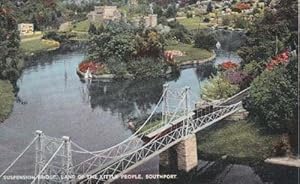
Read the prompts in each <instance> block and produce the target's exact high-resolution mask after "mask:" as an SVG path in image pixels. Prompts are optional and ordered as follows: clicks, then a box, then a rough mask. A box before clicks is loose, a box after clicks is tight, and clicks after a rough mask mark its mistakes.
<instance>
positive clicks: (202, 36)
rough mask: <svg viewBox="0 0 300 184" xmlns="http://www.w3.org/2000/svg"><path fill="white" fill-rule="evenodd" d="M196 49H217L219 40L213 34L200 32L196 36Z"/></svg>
mask: <svg viewBox="0 0 300 184" xmlns="http://www.w3.org/2000/svg"><path fill="white" fill-rule="evenodd" d="M194 40H195V43H194V45H195V47H197V48H203V49H208V50H210V49H212V48H214V47H215V44H216V43H217V40H216V39H215V37H214V36H213V34H212V33H208V32H206V31H199V32H197V33H196V35H195V39H194Z"/></svg>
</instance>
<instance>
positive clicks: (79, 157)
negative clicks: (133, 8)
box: [0, 85, 248, 184]
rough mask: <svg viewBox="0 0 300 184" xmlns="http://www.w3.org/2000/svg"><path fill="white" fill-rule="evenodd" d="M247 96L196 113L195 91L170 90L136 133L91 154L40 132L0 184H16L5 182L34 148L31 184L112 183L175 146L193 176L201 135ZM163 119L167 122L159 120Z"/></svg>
mask: <svg viewBox="0 0 300 184" xmlns="http://www.w3.org/2000/svg"><path fill="white" fill-rule="evenodd" d="M247 92H248V89H246V90H244V91H242V92H240V93H238V94H236V95H235V96H233V97H231V98H229V99H227V100H225V101H223V102H219V103H215V104H210V105H206V106H205V107H197V108H195V107H194V104H196V102H197V101H198V99H196V101H192V100H191V99H192V98H191V97H192V95H193V94H192V93H191V91H190V88H188V87H186V88H184V89H181V90H174V89H169V88H168V86H167V85H165V86H164V90H163V93H162V95H161V97H160V99H159V101H158V103H157V105H156V106H155V107H154V109H153V111H152V113H151V114H150V116H149V117H148V118H147V119H146V120H145V121H144V122H143V123H142V124H141V125H140V126H139V128H138V129H137V130H136V131H135V133H134V134H133V135H131V136H130V137H128V138H127V139H126V140H124V141H122V142H120V143H119V144H116V145H114V146H112V147H110V148H106V149H104V150H99V151H90V150H87V149H85V148H84V146H80V145H78V144H77V143H75V142H73V141H72V140H71V139H70V138H69V137H66V136H64V137H62V138H54V137H50V136H47V135H45V134H44V133H43V132H42V131H36V136H35V137H34V139H33V140H32V142H31V143H30V144H29V145H28V146H27V147H26V148H25V149H24V150H23V152H22V153H21V154H20V155H19V156H18V157H17V158H16V159H15V160H14V161H13V162H12V163H11V164H10V165H9V166H8V167H7V169H6V170H5V171H3V172H2V174H1V175H0V181H1V182H0V183H4V184H5V183H11V181H9V180H5V177H6V176H7V173H8V172H9V171H11V170H12V169H13V167H14V165H15V164H16V163H17V162H18V161H19V160H20V159H24V158H23V157H25V156H24V155H26V153H27V152H29V150H30V149H32V147H34V149H35V162H34V163H32V165H33V166H34V168H35V169H34V173H32V178H30V179H28V180H26V181H28V182H25V183H30V184H44V183H62V184H75V183H81V184H85V183H87V184H94V183H97V184H98V183H110V182H112V181H114V180H116V179H118V177H120V176H121V175H122V174H124V173H126V172H128V171H130V170H132V169H134V168H136V167H137V166H139V165H141V164H143V163H145V162H147V161H149V160H150V159H152V158H153V157H155V156H157V155H160V154H163V153H164V152H165V151H166V150H168V149H169V148H171V147H175V150H176V151H177V157H178V159H177V163H178V169H180V170H184V171H190V170H191V169H193V168H194V167H195V166H196V165H197V161H198V158H197V146H196V137H195V134H196V133H197V132H199V131H201V130H203V129H205V128H206V127H209V126H211V125H213V124H214V123H216V122H218V121H220V120H222V119H224V118H226V117H228V116H230V115H232V114H233V113H235V112H237V111H238V110H239V109H241V108H242V102H241V100H242V99H243V98H244V97H245V95H247ZM157 114H161V118H159V119H157V118H154V117H155V116H154V115H157ZM23 183H24V182H23Z"/></svg>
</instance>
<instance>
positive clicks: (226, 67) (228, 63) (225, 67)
mask: <svg viewBox="0 0 300 184" xmlns="http://www.w3.org/2000/svg"><path fill="white" fill-rule="evenodd" d="M238 66H239V65H238V64H236V63H234V62H232V61H225V62H224V63H222V64H219V69H220V70H235V69H237V68H238Z"/></svg>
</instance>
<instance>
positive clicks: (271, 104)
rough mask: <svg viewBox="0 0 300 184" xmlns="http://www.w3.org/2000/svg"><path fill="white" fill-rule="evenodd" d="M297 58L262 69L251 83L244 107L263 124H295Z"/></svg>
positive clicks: (282, 126) (282, 128)
mask: <svg viewBox="0 0 300 184" xmlns="http://www.w3.org/2000/svg"><path fill="white" fill-rule="evenodd" d="M297 93H298V89H297V60H296V59H294V60H292V61H290V63H289V65H288V66H287V67H285V66H280V67H278V68H275V69H274V70H265V71H264V72H262V74H261V75H260V76H258V77H257V78H256V79H255V80H254V81H253V83H252V85H251V88H250V97H249V99H248V100H247V104H246V108H247V109H248V110H249V111H250V113H251V114H252V115H254V117H256V118H258V119H259V120H260V121H258V122H261V123H262V125H263V126H265V127H269V128H273V129H280V130H286V129H287V128H290V127H291V124H294V125H295V126H294V127H296V126H297V125H296V124H297V104H298V103H297Z"/></svg>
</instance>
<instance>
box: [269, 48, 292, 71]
mask: <svg viewBox="0 0 300 184" xmlns="http://www.w3.org/2000/svg"><path fill="white" fill-rule="evenodd" d="M288 62H289V52H288V51H285V52H282V53H280V54H278V55H277V56H274V57H273V58H272V59H271V61H270V62H269V63H267V66H266V68H267V70H273V69H274V67H276V66H278V65H282V64H287V63H288Z"/></svg>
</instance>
